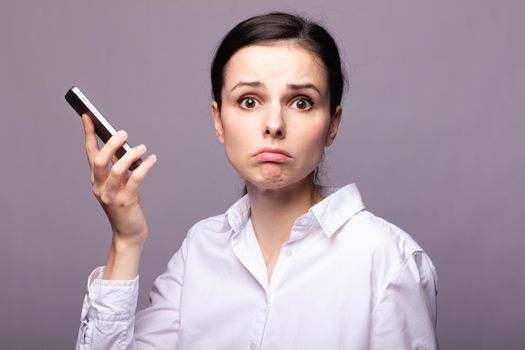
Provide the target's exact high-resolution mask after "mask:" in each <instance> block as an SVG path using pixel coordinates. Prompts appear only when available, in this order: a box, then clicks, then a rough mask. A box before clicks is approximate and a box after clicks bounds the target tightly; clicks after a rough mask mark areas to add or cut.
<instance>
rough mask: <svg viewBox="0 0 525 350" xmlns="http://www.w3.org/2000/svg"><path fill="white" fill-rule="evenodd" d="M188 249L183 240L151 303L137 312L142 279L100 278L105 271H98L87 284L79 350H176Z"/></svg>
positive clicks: (156, 287) (156, 286) (152, 293)
mask: <svg viewBox="0 0 525 350" xmlns="http://www.w3.org/2000/svg"><path fill="white" fill-rule="evenodd" d="M186 247H187V245H186V239H185V240H184V241H183V243H182V247H181V249H179V250H178V251H177V252H176V253H175V254H174V255H173V257H172V258H171V260H170V261H169V263H168V268H167V270H166V271H165V272H164V273H163V274H161V275H160V276H159V277H157V279H156V280H155V283H154V286H153V288H152V290H151V293H150V305H149V306H148V307H147V308H145V309H144V310H141V311H139V312H138V313H136V314H135V310H136V306H137V298H138V287H139V282H138V276H137V277H136V278H135V279H134V280H129V281H114V280H111V281H110V280H102V279H100V277H101V276H102V274H103V267H99V268H97V269H95V270H94V271H93V273H92V274H91V275H90V277H89V280H88V292H87V295H86V296H85V298H84V303H83V306H82V316H81V325H80V330H79V333H78V339H77V346H76V349H77V350H88V349H97V350H103V349H132V350H134V349H176V348H177V342H178V334H179V328H180V311H179V310H180V296H181V292H182V280H183V277H184V260H185V255H186V252H187V248H186Z"/></svg>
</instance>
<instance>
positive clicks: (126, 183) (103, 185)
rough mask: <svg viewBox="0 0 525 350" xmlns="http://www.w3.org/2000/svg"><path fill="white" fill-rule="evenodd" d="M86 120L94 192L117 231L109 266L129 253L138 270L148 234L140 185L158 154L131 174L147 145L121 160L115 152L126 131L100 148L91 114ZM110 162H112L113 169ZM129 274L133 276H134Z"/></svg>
mask: <svg viewBox="0 0 525 350" xmlns="http://www.w3.org/2000/svg"><path fill="white" fill-rule="evenodd" d="M82 123H83V125H84V132H85V148H86V154H87V158H88V162H89V166H90V171H91V184H92V186H93V194H94V195H95V197H96V198H97V200H98V201H99V202H100V204H101V205H102V208H103V209H104V211H105V213H106V215H107V217H108V219H109V222H110V224H111V229H112V232H113V241H112V246H111V249H110V254H109V257H108V264H107V265H106V269H107V270H108V267H113V265H114V260H115V257H116V255H117V254H118V255H121V256H127V257H128V258H131V260H137V261H136V264H137V266H136V267H137V269H138V259H139V257H140V253H141V251H142V246H143V244H144V241H145V240H146V238H147V236H148V227H147V224H146V219H145V217H144V211H143V209H142V205H141V199H140V193H139V186H140V184H141V183H142V181H143V180H144V178H145V177H146V175H147V174H148V172H149V171H150V170H151V168H152V167H153V165H154V164H155V162H156V160H157V158H156V156H155V155H150V156H149V157H147V158H146V159H145V160H144V161H143V162H142V164H141V165H140V166H139V167H137V168H136V169H135V170H134V171H133V172H132V173H131V174H129V173H128V168H129V167H130V165H131V164H132V163H133V162H134V161H135V160H137V159H139V158H140V157H141V156H143V155H144V154H145V153H146V146H144V145H140V146H137V147H134V148H133V149H132V150H131V151H128V152H126V154H125V155H124V156H123V157H122V158H121V159H117V158H116V156H115V152H116V151H117V149H118V148H119V147H121V146H122V145H123V144H124V143H125V142H126V139H127V134H126V132H124V131H119V132H118V133H117V134H116V135H114V136H113V137H111V139H109V141H108V142H107V143H106V144H105V145H104V146H103V147H102V148H101V149H99V148H98V144H97V139H96V135H95V128H94V125H93V122H92V121H91V119H90V118H89V116H88V115H86V114H84V115H82ZM110 162H111V163H112V166H111V168H110V166H109V164H110ZM137 254H138V257H137V256H136V255H137ZM123 263H124V261H123ZM129 263H131V261H129ZM108 265H111V266H108ZM124 265H125V264H124ZM128 266H129V265H128ZM135 270H136V269H135ZM133 271H134V269H132V270H131V271H128V272H131V274H133ZM128 274H129V273H128ZM104 276H105V277H108V276H109V271H106V273H105V274H104ZM128 277H130V278H133V276H128Z"/></svg>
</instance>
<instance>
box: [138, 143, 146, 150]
mask: <svg viewBox="0 0 525 350" xmlns="http://www.w3.org/2000/svg"><path fill="white" fill-rule="evenodd" d="M145 149H146V145H144V144H142V145H138V146H137V150H139V151H144V150H145Z"/></svg>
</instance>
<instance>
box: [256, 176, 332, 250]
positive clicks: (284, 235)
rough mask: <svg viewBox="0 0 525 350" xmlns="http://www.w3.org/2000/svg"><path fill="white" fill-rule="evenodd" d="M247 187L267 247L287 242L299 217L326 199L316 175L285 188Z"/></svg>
mask: <svg viewBox="0 0 525 350" xmlns="http://www.w3.org/2000/svg"><path fill="white" fill-rule="evenodd" d="M246 187H247V189H248V193H249V200H250V211H251V219H252V224H253V227H254V229H255V233H256V236H257V239H258V240H259V243H260V244H261V246H262V247H263V248H264V246H266V247H274V248H276V247H277V246H280V245H282V244H283V243H284V242H286V241H287V240H288V239H289V238H290V231H291V228H292V225H293V223H294V222H295V220H297V218H298V217H300V216H301V215H303V214H304V213H306V212H307V211H308V210H309V209H310V208H311V207H312V206H313V205H315V204H316V203H318V202H319V201H321V200H322V199H323V196H322V195H321V194H320V193H319V191H318V190H317V188H316V186H315V185H314V184H313V177H312V176H307V177H306V178H305V179H303V180H302V181H299V182H298V183H295V184H293V185H290V186H288V187H286V188H282V189H271V190H270V189H261V188H258V187H256V186H254V185H252V184H250V183H247V184H246Z"/></svg>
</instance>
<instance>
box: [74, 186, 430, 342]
mask: <svg viewBox="0 0 525 350" xmlns="http://www.w3.org/2000/svg"><path fill="white" fill-rule="evenodd" d="M321 193H322V194H323V195H324V196H326V198H325V199H324V200H322V201H321V202H319V203H317V204H316V205H314V206H313V207H311V208H310V210H308V212H307V213H305V214H304V215H302V216H301V217H299V218H298V219H297V220H296V221H295V223H294V225H293V227H292V230H291V236H290V239H289V240H288V241H287V242H286V243H285V244H284V245H283V247H282V249H281V252H280V255H279V258H278V260H277V263H276V265H275V268H274V271H273V274H272V279H271V283H270V284H268V278H267V271H266V265H265V262H264V259H263V255H262V253H261V249H260V247H259V244H258V241H257V238H256V236H255V233H254V229H253V226H252V222H251V220H250V216H249V201H248V197H247V195H246V196H244V197H242V198H241V199H239V200H238V201H237V202H236V203H235V204H234V205H233V206H232V207H230V208H229V209H228V211H227V212H226V213H224V214H222V215H218V216H215V217H211V218H208V219H205V220H202V221H200V222H198V223H197V224H195V225H194V226H193V227H192V228H191V229H190V230H189V232H188V235H187V237H186V238H185V239H184V241H183V243H182V246H181V248H180V249H179V250H178V251H177V252H176V253H175V255H174V256H173V257H172V259H171V260H170V262H169V264H168V268H167V271H166V272H164V273H163V274H162V275H160V276H159V277H158V278H157V279H156V281H155V284H154V287H153V289H152V291H151V294H150V300H151V304H150V306H149V307H147V308H146V309H144V310H142V311H140V312H138V313H137V314H136V316H135V308H136V304H137V295H138V277H137V278H135V279H134V280H131V281H108V280H102V279H100V278H99V277H100V276H102V273H103V268H97V269H96V270H95V271H94V272H93V273H92V275H91V276H90V278H89V281H88V293H87V295H86V297H85V301H84V305H83V308H82V317H81V326H80V331H79V336H78V342H77V349H109V348H111V349H181V350H182V349H191V350H200V349H205V350H210V349H213V350H215V349H224V350H235V349H245V350H258V349H264V350H270V349H271V350H279V349H286V350H291V349H301V350H308V349H319V350H330V349H396V350H399V349H437V347H438V345H437V338H436V331H435V327H436V294H437V277H436V271H435V268H434V265H433V264H432V262H431V260H430V258H429V257H428V256H427V255H426V254H425V252H423V250H422V249H421V247H420V246H419V245H418V244H417V243H416V242H415V241H414V240H413V239H412V238H411V237H410V236H409V235H408V234H407V233H406V232H404V231H402V230H401V229H400V228H398V227H396V226H394V225H393V224H391V223H389V222H387V221H385V220H383V219H381V218H379V217H377V216H374V215H373V214H372V213H370V212H368V211H366V210H365V208H364V205H363V203H362V201H361V196H360V194H359V191H358V189H357V186H356V185H355V184H350V185H347V186H345V187H343V188H341V189H339V190H337V191H336V189H335V188H328V187H321Z"/></svg>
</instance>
